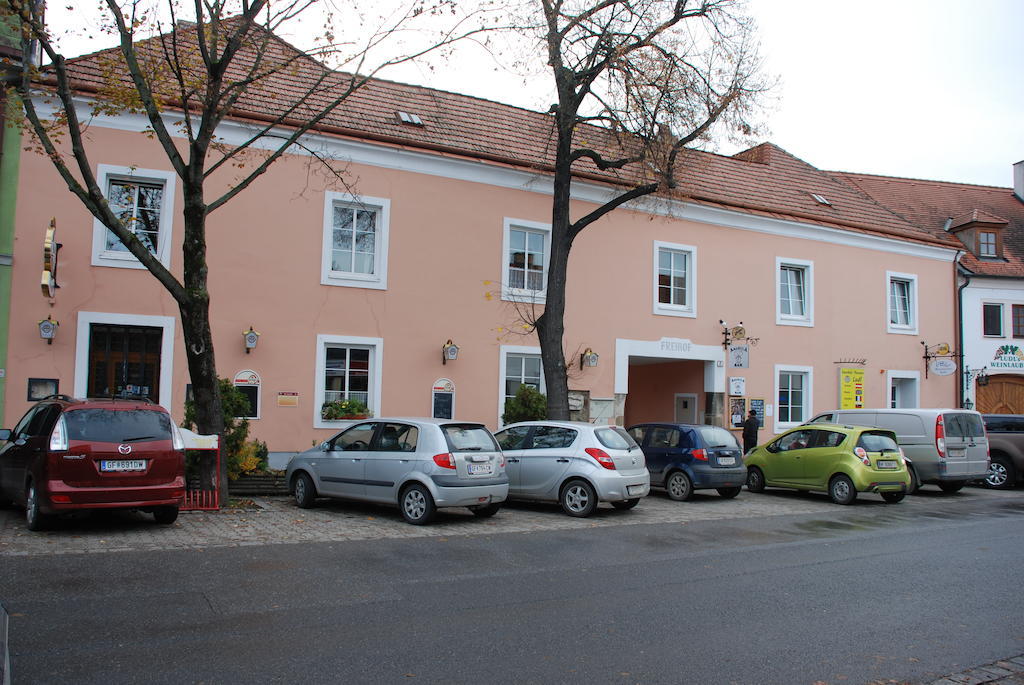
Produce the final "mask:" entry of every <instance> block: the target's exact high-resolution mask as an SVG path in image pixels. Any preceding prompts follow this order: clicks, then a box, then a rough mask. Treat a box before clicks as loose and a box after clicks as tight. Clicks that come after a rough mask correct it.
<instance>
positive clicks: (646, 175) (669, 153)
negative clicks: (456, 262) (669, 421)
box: [533, 0, 770, 419]
mask: <svg viewBox="0 0 1024 685" xmlns="http://www.w3.org/2000/svg"><path fill="white" fill-rule="evenodd" d="M537 2H539V4H540V9H541V11H542V14H543V19H542V21H541V22H540V23H539V27H538V28H539V31H540V34H541V35H542V36H543V39H542V44H543V47H544V49H545V50H546V58H547V63H548V66H549V67H550V69H551V74H552V76H553V77H554V85H555V90H556V93H557V100H556V102H555V104H553V105H552V106H551V110H550V113H551V114H552V115H553V127H554V134H553V138H554V145H555V150H554V179H553V181H554V197H553V201H552V214H551V217H552V218H551V254H550V256H549V266H548V273H547V283H546V298H545V303H544V311H543V313H542V314H540V315H539V316H537V317H536V318H535V320H534V321H533V323H535V325H536V329H537V334H538V338H539V340H540V347H541V356H542V360H543V368H544V377H545V383H546V386H547V397H548V414H549V416H550V417H551V418H557V419H567V418H568V417H569V399H568V380H567V375H566V363H565V353H564V350H563V337H564V332H565V326H564V316H565V306H566V302H565V287H566V272H567V267H568V263H569V253H570V250H571V248H572V244H573V241H574V240H575V239H576V237H577V236H578V235H579V234H580V233H581V232H582V231H583V230H584V229H585V228H587V227H588V226H590V225H591V224H593V223H594V222H595V221H597V220H599V219H601V218H602V217H604V216H605V215H607V214H608V213H609V212H612V211H613V210H615V209H617V208H619V207H622V206H623V205H625V204H627V203H629V202H630V201H633V200H637V199H639V198H642V197H644V196H648V195H651V194H653V193H666V194H669V195H671V194H672V193H673V192H674V189H675V188H676V186H677V174H678V172H679V170H680V167H685V166H686V165H685V163H684V162H685V159H686V158H687V157H688V154H687V148H688V147H692V146H696V145H698V144H701V143H705V142H707V141H709V140H710V139H711V137H712V136H713V135H714V134H716V133H717V132H718V131H719V130H720V129H722V128H726V129H730V130H732V131H734V132H737V131H738V132H739V133H740V134H749V133H750V132H751V131H752V130H753V128H754V127H753V125H752V123H751V119H752V116H751V115H752V114H753V113H755V112H756V111H757V109H756V106H757V103H758V97H757V96H759V95H760V94H761V93H764V92H765V91H766V90H767V88H768V87H769V85H770V84H769V83H768V82H767V80H766V79H765V78H764V77H763V76H762V74H761V70H760V64H759V60H758V58H757V51H756V46H755V45H754V44H753V42H752V38H753V27H752V23H751V22H750V20H749V19H748V18H747V17H746V16H745V15H744V14H743V6H742V4H741V3H740V2H739V1H738V0H537ZM580 176H583V177H587V178H590V179H592V180H604V181H606V182H608V183H609V184H610V188H611V192H610V196H609V199H607V201H605V202H604V203H603V204H601V205H600V206H598V207H596V208H594V209H592V210H591V211H589V212H588V213H586V214H584V215H583V216H578V217H572V216H571V214H570V198H571V192H572V187H571V186H572V181H573V178H574V177H577V178H578V177H580Z"/></svg>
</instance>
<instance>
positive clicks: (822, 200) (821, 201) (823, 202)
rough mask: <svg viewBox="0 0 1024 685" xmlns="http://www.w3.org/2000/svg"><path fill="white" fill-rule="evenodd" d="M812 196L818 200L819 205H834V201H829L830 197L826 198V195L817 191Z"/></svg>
mask: <svg viewBox="0 0 1024 685" xmlns="http://www.w3.org/2000/svg"><path fill="white" fill-rule="evenodd" d="M811 197H813V198H814V200H815V202H817V203H818V204H819V205H825V206H826V207H831V206H832V203H831V202H829V201H828V198H826V197H825V196H824V195H818V194H817V193H811Z"/></svg>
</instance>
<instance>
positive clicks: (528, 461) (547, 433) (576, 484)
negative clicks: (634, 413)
mask: <svg viewBox="0 0 1024 685" xmlns="http://www.w3.org/2000/svg"><path fill="white" fill-rule="evenodd" d="M495 438H497V440H498V444H499V445H501V450H502V452H504V454H505V460H506V461H507V462H508V466H507V472H508V481H509V490H508V496H509V498H510V499H521V500H539V501H550V502H558V503H559V504H561V505H562V510H563V511H565V513H567V514H569V515H570V516H590V515H591V514H592V513H594V510H595V509H597V504H598V502H611V504H612V506H614V507H615V508H616V509H632V508H633V507H635V506H636V505H637V502H639V501H640V498H641V497H644V496H646V495H647V493H648V492H650V490H651V476H650V474H649V473H647V466H646V464H645V462H644V454H643V452H642V451H641V450H640V448H639V447H638V446H637V444H636V442H634V441H633V438H631V437H630V436H629V433H627V432H626V431H624V430H623V429H622V428H619V427H618V426H598V425H594V424H591V423H579V422H576V421H525V422H522V423H513V424H511V425H509V426H506V427H505V428H504V429H503V430H501V431H498V432H497V433H495Z"/></svg>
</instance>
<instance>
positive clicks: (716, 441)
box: [697, 426, 740, 449]
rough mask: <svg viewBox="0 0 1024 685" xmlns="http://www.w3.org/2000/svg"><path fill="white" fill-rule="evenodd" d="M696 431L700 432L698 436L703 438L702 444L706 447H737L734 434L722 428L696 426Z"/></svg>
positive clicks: (738, 446)
mask: <svg viewBox="0 0 1024 685" xmlns="http://www.w3.org/2000/svg"><path fill="white" fill-rule="evenodd" d="M697 432H698V433H700V437H701V439H702V440H704V446H705V447H708V448H712V449H713V448H715V447H726V448H728V449H739V448H740V445H739V443H738V442H736V436H734V435H733V434H732V433H730V432H729V431H727V430H725V429H724V428H719V427H718V426H697Z"/></svg>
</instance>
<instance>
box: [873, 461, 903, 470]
mask: <svg viewBox="0 0 1024 685" xmlns="http://www.w3.org/2000/svg"><path fill="white" fill-rule="evenodd" d="M875 464H876V465H877V466H878V468H880V469H895V468H899V464H898V463H897V462H896V461H895V460H894V459H879V460H878V461H877V462H875Z"/></svg>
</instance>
